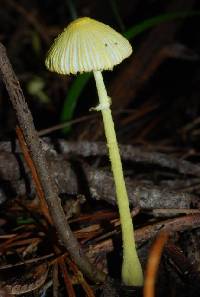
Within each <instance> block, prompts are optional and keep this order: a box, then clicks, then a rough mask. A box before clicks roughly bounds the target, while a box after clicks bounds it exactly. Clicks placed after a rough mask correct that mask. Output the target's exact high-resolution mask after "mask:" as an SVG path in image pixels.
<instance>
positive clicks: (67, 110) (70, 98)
mask: <svg viewBox="0 0 200 297" xmlns="http://www.w3.org/2000/svg"><path fill="white" fill-rule="evenodd" d="M90 77H91V73H84V74H80V75H79V76H77V78H76V79H75V80H74V81H73V83H72V85H71V87H70V89H69V91H68V93H67V97H66V99H65V101H64V105H63V108H62V113H61V117H60V118H61V122H65V121H69V120H71V119H72V117H73V114H74V110H75V108H76V105H77V102H78V98H79V96H80V94H81V93H82V91H83V89H84V87H85V85H86V84H87V82H88V81H89V79H90ZM70 129H71V127H70V126H68V127H66V128H64V129H63V132H64V133H68V132H69V131H70Z"/></svg>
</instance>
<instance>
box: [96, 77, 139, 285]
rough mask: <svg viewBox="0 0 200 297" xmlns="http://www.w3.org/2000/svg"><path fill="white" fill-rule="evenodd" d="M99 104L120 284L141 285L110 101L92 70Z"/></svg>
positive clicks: (103, 86) (99, 79) (101, 83)
mask: <svg viewBox="0 0 200 297" xmlns="http://www.w3.org/2000/svg"><path fill="white" fill-rule="evenodd" d="M94 78H95V81H96V86H97V91H98V96H99V103H100V104H99V105H98V106H97V107H96V108H95V109H96V110H101V112H102V116H103V123H104V129H105V135H106V139H107V145H108V149H109V156H110V161H111V167H112V172H113V176H114V181H115V187H116V197H117V203H118V208H119V215H120V221H121V228H122V242H123V262H122V281H123V282H124V284H125V285H134V286H142V285H143V272H142V267H141V264H140V261H139V258H138V255H137V251H136V245H135V239H134V229H133V222H132V218H131V214H130V208H129V200H128V194H127V190H126V185H125V181H124V175H123V169H122V163H121V157H120V153H119V147H118V143H117V138H116V134H115V128H114V122H113V119H112V114H111V110H110V103H111V102H110V101H111V99H110V98H109V97H108V95H107V92H106V88H105V85H104V81H103V77H102V73H101V72H100V71H94Z"/></svg>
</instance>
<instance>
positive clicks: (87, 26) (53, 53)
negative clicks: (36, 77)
mask: <svg viewBox="0 0 200 297" xmlns="http://www.w3.org/2000/svg"><path fill="white" fill-rule="evenodd" d="M131 53H132V47H131V45H130V43H129V41H128V40H127V39H126V38H124V37H123V36H122V35H121V34H119V33H118V32H116V31H115V30H114V29H112V28H111V27H110V26H108V25H105V24H103V23H101V22H98V21H96V20H93V19H91V18H88V17H83V18H79V19H77V20H75V21H73V22H72V23H70V24H69V26H68V27H67V28H66V29H65V30H64V31H63V32H62V33H61V34H60V35H59V36H58V37H57V38H56V39H55V41H54V43H53V45H52V46H51V48H50V50H49V52H48V54H47V58H46V61H45V64H46V67H47V68H48V69H49V70H50V71H55V72H58V73H60V74H70V73H72V74H76V73H77V72H80V73H82V72H90V71H97V70H100V71H102V70H111V69H112V68H113V66H115V65H117V64H119V63H121V61H123V60H124V59H125V58H127V57H128V56H130V55H131Z"/></svg>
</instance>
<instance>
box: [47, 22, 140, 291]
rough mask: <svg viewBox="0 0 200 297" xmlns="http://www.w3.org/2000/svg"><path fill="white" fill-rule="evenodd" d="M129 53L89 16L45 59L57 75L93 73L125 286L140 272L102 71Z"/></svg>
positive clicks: (113, 33)
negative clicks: (117, 220) (119, 231)
mask: <svg viewBox="0 0 200 297" xmlns="http://www.w3.org/2000/svg"><path fill="white" fill-rule="evenodd" d="M131 53H132V47H131V45H130V43H129V41H128V40H127V39H126V38H124V37H123V36H122V35H121V34H119V33H118V32H116V31H115V30H114V29H112V28H111V27H109V26H108V25H105V24H103V23H101V22H98V21H96V20H93V19H91V18H88V17H83V18H79V19H77V20H75V21H73V22H72V23H70V24H69V25H68V27H67V28H66V29H65V30H64V31H63V33H61V34H60V35H59V36H58V37H57V38H56V39H55V41H54V43H53V45H52V46H51V48H50V50H49V52H48V54H47V58H46V61H45V64H46V67H47V68H48V69H49V70H50V71H55V72H57V73H60V74H77V73H78V72H79V73H82V72H91V71H92V72H93V74H94V78H95V81H96V87H97V92H98V96H99V104H98V105H97V107H95V108H92V110H96V111H101V113H102V117H103V123H104V129H105V135H106V139H107V145H108V150H109V157H110V162H111V168H112V172H113V176H114V181H115V188H116V197H117V204H118V208H119V214H120V221H121V229H122V242H123V261H122V281H123V283H124V284H125V285H130V286H142V285H143V272H142V267H141V264H140V261H139V258H138V255H137V251H136V246H135V239H134V228H133V223H132V218H131V214H130V208H129V200H128V195H127V190H126V185H125V181H124V175H123V169H122V163H121V158H120V153H119V148H118V143H117V138H116V134H115V128H114V123H113V119H112V114H111V109H110V105H111V99H110V98H109V97H108V95H107V91H106V88H105V85H104V81H103V77H102V73H101V71H103V70H112V69H113V67H114V66H115V65H117V64H119V63H121V62H122V61H123V60H124V59H125V58H127V57H129V56H130V55H131Z"/></svg>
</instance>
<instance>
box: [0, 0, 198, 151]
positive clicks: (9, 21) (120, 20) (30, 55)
mask: <svg viewBox="0 0 200 297" xmlns="http://www.w3.org/2000/svg"><path fill="white" fill-rule="evenodd" d="M198 10H199V11H200V5H199V1H195V0H193V1H192V0H178V1H167V2H166V1H159V0H145V1H139V0H134V1H128V0H124V1H120V0H115V1H114V0H107V1H104V0H101V1H94V0H93V1H91V0H87V1H86V0H76V1H67V0H63V1H60V0H58V1H51V0H44V1H34V0H30V1H23V0H21V1H14V0H5V1H4V0H0V41H1V42H2V43H3V44H4V45H5V46H6V47H7V50H8V54H9V58H10V59H11V62H12V65H13V67H14V70H15V72H16V74H17V76H18V78H19V80H20V83H21V85H22V88H23V91H24V93H25V96H26V98H27V100H28V103H29V106H30V108H31V111H32V113H33V116H34V121H35V125H36V127H37V129H38V130H41V129H44V128H48V127H50V126H53V125H56V124H59V123H60V122H61V120H60V117H61V113H62V109H63V104H64V101H65V100H66V96H67V94H68V91H69V90H70V87H71V86H72V83H73V81H74V79H76V78H75V77H74V76H60V75H58V74H56V73H50V72H48V70H47V69H46V68H45V65H44V60H45V55H46V53H47V51H48V49H49V47H50V45H51V43H52V41H53V39H54V38H55V37H56V36H57V34H58V33H60V32H62V30H63V28H64V27H66V26H67V25H68V24H69V22H70V21H71V20H72V19H73V18H74V17H75V16H76V15H78V16H89V17H92V18H95V19H98V20H100V21H102V22H105V23H107V24H109V25H110V26H112V27H113V28H115V29H116V30H117V31H119V32H125V31H127V30H128V29H130V28H131V27H133V26H134V25H136V24H139V23H141V22H143V21H145V20H148V19H149V18H152V17H156V16H159V15H163V14H165V13H169V14H171V13H174V12H175V13H176V12H180V11H186V12H187V13H191V12H192V11H195V12H198ZM199 20H200V16H198V15H195V16H194V15H193V16H192V15H190V16H188V17H185V18H179V17H177V18H175V19H174V20H172V21H168V22H160V23H158V24H157V25H156V26H154V27H152V28H149V29H146V30H144V31H143V32H142V33H140V34H139V35H137V36H136V37H135V38H133V39H131V43H132V45H133V47H134V53H133V55H132V57H130V58H129V59H128V60H127V61H124V63H123V64H122V65H120V66H117V67H115V69H114V71H113V72H106V73H105V72H104V77H105V82H106V85H107V86H108V93H109V95H110V96H111V97H112V99H113V105H112V107H113V111H114V112H115V121H116V126H117V130H118V137H119V139H120V141H121V142H123V143H133V142H135V143H139V144H141V143H142V144H144V143H148V144H154V145H155V144H156V145H157V146H158V148H159V147H160V146H161V147H162V146H168V147H180V146H181V148H183V147H184V148H186V150H187V152H188V149H189V150H190V149H191V148H192V149H196V148H198V147H199V122H200V121H198V119H199V109H200V75H199V74H200V72H199V64H200V62H199V54H200V43H199V39H200V36H199V27H200V26H199V23H200V21H199ZM35 85H36V89H34V86H35ZM38 85H39V87H38ZM32 88H33V89H34V90H32ZM38 88H39V90H38ZM41 93H42V95H41ZM7 96H8V95H7V93H6V91H5V89H4V87H3V85H2V84H1V87H0V137H1V138H2V139H5V138H9V137H10V135H12V134H13V131H14V128H15V124H16V123H15V116H14V114H13V111H12V109H11V108H10V105H9V103H8V98H7ZM96 102H97V95H96V90H95V85H94V81H93V79H92V78H91V79H90V81H89V83H88V84H87V85H86V87H85V88H84V90H83V91H82V92H81V96H80V97H79V99H78V102H77V104H76V108H75V113H74V114H73V116H72V119H77V118H82V117H83V116H85V115H89V117H88V120H87V122H85V121H83V122H82V121H81V123H79V124H76V125H73V126H72V127H71V130H70V132H68V133H67V134H66V133H65V134H63V132H62V130H58V131H57V132H54V133H52V134H51V135H52V137H53V136H54V137H58V136H59V137H60V136H64V137H68V138H74V139H77V138H79V139H94V140H97V139H101V138H102V129H101V127H100V125H99V117H98V116H97V118H95V119H94V113H89V112H88V110H89V108H90V107H91V106H94V105H95V104H96ZM91 114H93V118H91ZM188 125H189V127H188Z"/></svg>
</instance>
